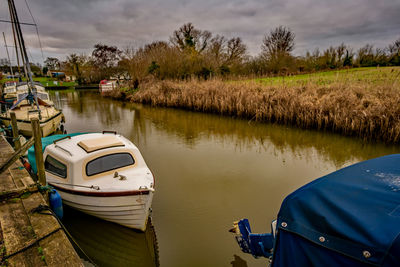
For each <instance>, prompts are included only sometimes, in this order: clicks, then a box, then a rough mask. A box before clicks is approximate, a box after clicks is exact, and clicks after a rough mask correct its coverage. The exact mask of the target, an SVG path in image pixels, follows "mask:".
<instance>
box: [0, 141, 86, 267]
mask: <svg viewBox="0 0 400 267" xmlns="http://www.w3.org/2000/svg"><path fill="white" fill-rule="evenodd" d="M0 151H1V154H0V164H3V163H4V162H5V161H6V160H7V158H9V157H10V155H12V154H13V152H14V150H13V149H12V147H11V146H10V145H9V144H8V142H7V141H6V139H5V138H4V136H0ZM36 188H37V187H36V186H35V182H34V181H33V180H32V178H31V176H30V175H29V173H28V172H27V171H26V170H25V169H24V168H23V166H22V164H21V163H20V162H16V163H14V164H13V165H12V166H11V167H10V168H9V169H8V170H7V171H5V172H3V173H2V174H0V224H1V225H0V256H1V260H0V264H1V265H3V264H5V265H9V266H83V264H82V262H81V260H80V258H79V256H78V254H77V253H76V252H75V250H74V248H73V246H72V245H71V243H70V242H69V240H68V238H67V236H66V234H65V233H64V231H63V229H62V228H61V226H60V224H59V223H58V221H57V219H56V218H54V217H53V216H51V215H45V214H40V213H32V209H34V208H36V207H38V206H39V205H40V204H43V205H46V201H45V199H44V198H43V196H42V194H41V193H40V192H38V191H37V189H36ZM45 212H48V211H45Z"/></svg>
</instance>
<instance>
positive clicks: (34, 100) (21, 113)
mask: <svg viewBox="0 0 400 267" xmlns="http://www.w3.org/2000/svg"><path fill="white" fill-rule="evenodd" d="M8 6H9V11H10V17H11V22H12V25H13V33H14V40H16V38H15V36H17V37H18V38H17V40H18V42H16V43H15V46H16V47H18V46H19V48H20V52H21V57H22V59H23V62H24V71H25V76H26V77H27V82H22V83H16V84H14V83H12V84H10V85H9V86H7V87H6V88H5V91H6V93H5V94H6V95H5V99H6V100H7V101H6V104H5V107H3V106H2V107H1V114H0V120H1V121H2V123H4V125H5V126H9V125H10V124H11V114H10V112H11V111H14V112H15V116H16V119H17V126H18V129H19V131H20V133H22V134H23V135H27V136H31V135H32V128H31V125H30V123H31V122H30V120H31V119H32V118H35V117H36V118H38V119H39V123H40V128H41V131H42V136H47V135H49V134H51V133H53V132H55V131H56V130H57V129H58V128H59V126H60V124H61V122H62V120H63V114H62V112H61V111H60V110H58V109H56V108H55V107H54V106H53V103H52V102H51V101H50V99H49V95H48V93H46V92H45V90H44V87H43V85H41V84H40V83H38V82H34V81H33V78H32V71H31V67H30V63H29V57H28V54H27V52H26V47H25V42H24V38H23V35H22V31H21V25H20V24H19V19H18V15H17V10H16V8H15V4H14V1H11V0H10V1H8ZM8 100H9V101H12V105H11V107H9V106H10V103H7V102H9V101H8Z"/></svg>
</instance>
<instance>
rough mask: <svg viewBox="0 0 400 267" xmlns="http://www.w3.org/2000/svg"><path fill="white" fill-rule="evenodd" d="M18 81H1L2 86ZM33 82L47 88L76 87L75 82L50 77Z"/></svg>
mask: <svg viewBox="0 0 400 267" xmlns="http://www.w3.org/2000/svg"><path fill="white" fill-rule="evenodd" d="M16 80H17V79H7V78H4V79H2V80H0V84H4V83H5V82H8V81H16ZM33 80H34V81H35V82H40V83H41V84H43V86H45V87H48V86H50V87H61V86H62V87H73V86H75V85H76V83H75V82H63V81H58V80H57V79H56V78H49V77H34V78H33Z"/></svg>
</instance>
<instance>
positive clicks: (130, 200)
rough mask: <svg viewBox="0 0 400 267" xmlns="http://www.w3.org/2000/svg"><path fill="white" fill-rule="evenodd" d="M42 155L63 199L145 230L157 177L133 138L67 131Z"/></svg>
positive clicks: (89, 212) (50, 179)
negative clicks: (70, 133)
mask: <svg viewBox="0 0 400 267" xmlns="http://www.w3.org/2000/svg"><path fill="white" fill-rule="evenodd" d="M48 138H53V137H51V136H50V137H48ZM53 139H54V138H53ZM44 143H45V140H44ZM43 155H44V161H45V173H46V179H47V182H48V184H49V185H51V186H53V187H54V188H55V189H57V190H58V192H59V193H60V195H61V198H62V200H63V203H65V204H66V205H68V206H71V207H72V208H75V209H77V210H80V211H82V212H84V213H87V214H90V215H93V216H96V217H99V218H101V219H104V220H107V221H111V222H115V223H118V224H121V225H124V226H126V227H130V228H135V229H139V230H141V231H145V230H146V224H147V220H148V217H149V214H150V209H151V203H152V199H153V194H154V177H153V174H152V173H151V171H150V169H149V168H148V167H147V165H146V163H145V161H144V159H143V157H142V155H141V154H140V152H139V150H138V148H137V147H136V146H135V145H134V144H133V143H132V142H131V141H129V140H128V139H126V138H124V137H123V136H121V135H118V134H116V133H110V132H103V133H89V134H80V135H74V136H71V135H66V136H64V137H63V138H62V139H58V140H55V141H54V142H53V143H52V144H50V145H47V146H46V148H45V150H44V154H43ZM32 165H33V164H32Z"/></svg>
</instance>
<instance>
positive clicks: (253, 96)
mask: <svg viewBox="0 0 400 267" xmlns="http://www.w3.org/2000/svg"><path fill="white" fill-rule="evenodd" d="M391 73H393V75H391V76H390V77H389V78H387V79H386V80H383V81H382V80H381V81H380V82H377V83H373V82H370V81H369V80H368V82H360V77H359V76H357V74H354V76H352V77H347V79H340V78H338V79H336V80H335V81H332V82H330V83H327V84H324V83H323V84H321V83H319V82H315V81H313V80H311V79H309V80H305V81H304V82H303V83H291V84H287V83H281V84H276V83H274V84H272V85H271V84H268V83H260V82H257V81H248V82H223V81H220V80H211V81H187V82H181V81H180V82H175V81H151V82H147V83H145V84H142V86H141V89H140V90H138V91H137V92H135V93H134V94H128V95H125V96H123V97H124V98H127V99H129V100H130V101H133V102H140V103H146V104H151V105H154V106H164V107H174V108H183V109H188V110H194V111H200V112H210V113H218V114H223V115H228V116H234V117H240V118H246V119H249V120H255V121H264V122H276V123H280V124H290V125H295V126H297V127H301V128H314V129H318V130H327V131H333V132H337V133H341V134H344V135H349V136H358V137H360V138H363V139H365V140H379V141H384V142H387V143H399V141H400V88H399V84H400V82H399V81H398V78H399V75H398V74H400V70H399V69H392V71H391ZM115 96H118V95H115ZM119 96H121V95H120V93H119Z"/></svg>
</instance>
